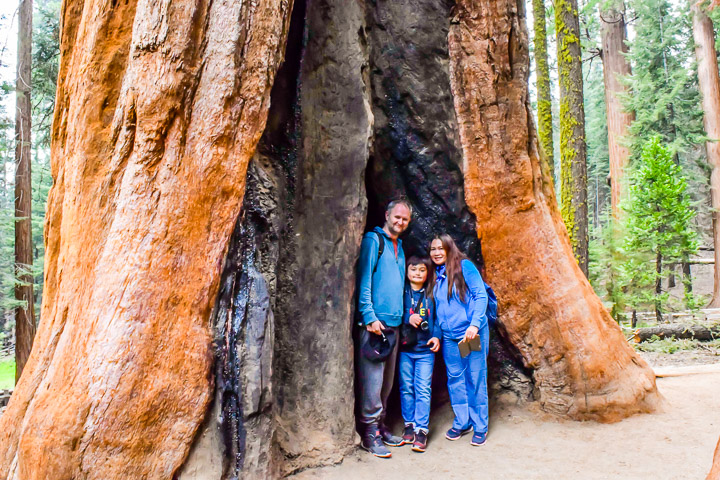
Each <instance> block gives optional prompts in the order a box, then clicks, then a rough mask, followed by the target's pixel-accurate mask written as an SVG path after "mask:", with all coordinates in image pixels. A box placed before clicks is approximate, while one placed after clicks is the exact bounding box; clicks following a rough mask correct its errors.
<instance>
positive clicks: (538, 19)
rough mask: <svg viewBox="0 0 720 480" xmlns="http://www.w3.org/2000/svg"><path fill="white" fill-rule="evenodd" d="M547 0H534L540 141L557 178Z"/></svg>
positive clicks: (551, 171)
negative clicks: (548, 48) (548, 47)
mask: <svg viewBox="0 0 720 480" xmlns="http://www.w3.org/2000/svg"><path fill="white" fill-rule="evenodd" d="M545 12H546V11H545V0H533V28H534V30H535V32H534V33H535V36H534V43H535V68H536V70H537V95H538V99H537V103H538V105H537V110H538V112H537V115H538V141H539V143H540V148H541V149H542V152H543V153H544V154H545V158H547V162H548V167H549V169H550V175H551V176H552V178H553V179H554V178H555V151H554V147H553V125H552V94H551V90H550V65H549V63H548V51H547V29H546V28H545V26H546V18H545V17H546V13H545Z"/></svg>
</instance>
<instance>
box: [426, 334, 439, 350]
mask: <svg viewBox="0 0 720 480" xmlns="http://www.w3.org/2000/svg"><path fill="white" fill-rule="evenodd" d="M427 344H428V345H429V346H430V351H431V352H437V351H438V350H440V339H439V338H437V337H432V338H431V339H430V340H428V342H427Z"/></svg>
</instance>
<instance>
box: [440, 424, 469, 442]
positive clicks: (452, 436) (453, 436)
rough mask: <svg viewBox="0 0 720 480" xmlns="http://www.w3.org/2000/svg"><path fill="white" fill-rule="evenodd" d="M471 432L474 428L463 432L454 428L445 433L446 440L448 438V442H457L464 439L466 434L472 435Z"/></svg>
mask: <svg viewBox="0 0 720 480" xmlns="http://www.w3.org/2000/svg"><path fill="white" fill-rule="evenodd" d="M471 430H472V427H468V428H466V429H463V430H460V429H458V428H454V427H453V428H451V429H450V430H448V431H447V432H446V433H445V438H447V439H448V440H457V439H458V438H460V437H462V436H463V435H465V434H466V433H470V431H471Z"/></svg>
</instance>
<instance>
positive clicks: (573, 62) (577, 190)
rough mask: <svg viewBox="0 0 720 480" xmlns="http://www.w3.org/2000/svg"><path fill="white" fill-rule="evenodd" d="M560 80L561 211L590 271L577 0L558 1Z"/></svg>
mask: <svg viewBox="0 0 720 480" xmlns="http://www.w3.org/2000/svg"><path fill="white" fill-rule="evenodd" d="M555 31H556V34H557V49H558V55H557V57H558V76H559V79H560V198H561V205H560V210H561V212H562V216H563V220H564V222H565V227H566V228H567V231H568V235H570V243H571V244H572V247H573V252H574V253H575V257H576V258H577V261H578V264H579V265H580V269H581V270H582V272H583V273H584V274H585V276H587V274H588V206H587V164H586V162H587V145H586V143H585V107H584V103H583V77H582V56H581V50H580V21H579V19H578V7H577V0H557V1H556V2H555Z"/></svg>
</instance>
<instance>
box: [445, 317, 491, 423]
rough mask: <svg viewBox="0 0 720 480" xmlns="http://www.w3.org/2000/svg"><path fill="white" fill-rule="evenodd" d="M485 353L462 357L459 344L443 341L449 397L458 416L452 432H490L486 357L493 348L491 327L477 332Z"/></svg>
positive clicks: (451, 340)
mask: <svg viewBox="0 0 720 480" xmlns="http://www.w3.org/2000/svg"><path fill="white" fill-rule="evenodd" d="M478 335H480V340H481V342H480V344H481V345H482V351H480V352H470V355H468V356H467V357H465V358H462V357H461V356H460V350H459V349H458V342H457V340H453V339H451V338H447V337H444V338H443V359H444V360H445V365H446V367H447V377H448V393H449V394H450V404H451V405H452V409H453V412H454V413H455V420H454V421H453V428H456V429H458V430H464V429H466V428H468V427H469V426H472V427H473V430H474V431H475V433H487V430H488V391H487V353H488V348H489V346H490V332H489V330H488V327H487V326H485V328H483V329H481V330H480V332H478Z"/></svg>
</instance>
